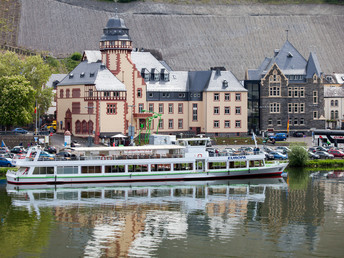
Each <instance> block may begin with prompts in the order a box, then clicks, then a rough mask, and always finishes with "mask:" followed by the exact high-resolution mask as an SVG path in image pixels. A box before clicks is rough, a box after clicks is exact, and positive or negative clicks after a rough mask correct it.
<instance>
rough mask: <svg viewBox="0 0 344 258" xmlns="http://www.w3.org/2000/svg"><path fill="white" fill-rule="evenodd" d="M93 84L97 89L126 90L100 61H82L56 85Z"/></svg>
mask: <svg viewBox="0 0 344 258" xmlns="http://www.w3.org/2000/svg"><path fill="white" fill-rule="evenodd" d="M85 84H91V85H95V86H96V89H97V90H99V91H126V88H125V85H124V84H123V83H122V82H121V81H120V80H118V79H117V78H116V76H114V75H113V74H112V73H111V72H110V71H109V70H108V69H107V68H106V67H105V65H103V64H102V63H101V62H95V63H89V62H88V61H86V60H85V61H82V62H81V63H80V64H79V65H78V66H77V67H75V69H74V70H73V71H72V72H70V73H69V74H68V75H67V76H66V77H65V78H64V79H63V80H62V81H61V82H60V83H59V84H58V86H69V85H85Z"/></svg>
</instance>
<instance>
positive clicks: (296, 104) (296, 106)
mask: <svg viewBox="0 0 344 258" xmlns="http://www.w3.org/2000/svg"><path fill="white" fill-rule="evenodd" d="M294 113H299V104H298V103H294Z"/></svg>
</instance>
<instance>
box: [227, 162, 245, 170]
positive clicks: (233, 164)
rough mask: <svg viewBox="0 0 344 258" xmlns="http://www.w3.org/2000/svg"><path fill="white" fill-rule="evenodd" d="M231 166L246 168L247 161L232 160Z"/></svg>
mask: <svg viewBox="0 0 344 258" xmlns="http://www.w3.org/2000/svg"><path fill="white" fill-rule="evenodd" d="M229 168H246V161H231V162H229Z"/></svg>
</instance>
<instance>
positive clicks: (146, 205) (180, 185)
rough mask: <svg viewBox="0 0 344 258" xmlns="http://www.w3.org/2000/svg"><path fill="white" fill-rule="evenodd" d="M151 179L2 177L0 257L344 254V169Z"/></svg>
mask: <svg viewBox="0 0 344 258" xmlns="http://www.w3.org/2000/svg"><path fill="white" fill-rule="evenodd" d="M288 176H289V177H288V178H270V179H242V180H221V181H195V182H166V183H162V182H159V183H146V184H132V185H130V184H127V185H125V184H121V185H115V184H97V185H57V186H37V185H36V186H13V185H6V181H2V184H0V200H1V202H0V217H1V222H0V223H1V224H0V239H1V240H0V257H65V258H67V257H127V256H129V257H229V256H237V257H238V256H239V257H243V256H247V257H272V256H277V257H290V256H292V257H309V256H321V257H324V256H327V257H342V256H343V253H344V244H343V239H344V171H330V172H329V171H327V172H314V173H309V172H305V171H289V173H288Z"/></svg>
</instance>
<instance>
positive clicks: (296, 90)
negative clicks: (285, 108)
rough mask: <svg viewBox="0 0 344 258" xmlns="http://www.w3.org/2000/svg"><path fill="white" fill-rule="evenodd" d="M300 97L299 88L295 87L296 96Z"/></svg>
mask: <svg viewBox="0 0 344 258" xmlns="http://www.w3.org/2000/svg"><path fill="white" fill-rule="evenodd" d="M298 97H299V88H297V87H295V88H294V98H298Z"/></svg>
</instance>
